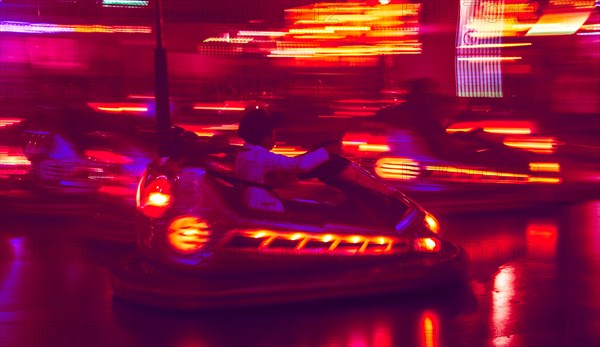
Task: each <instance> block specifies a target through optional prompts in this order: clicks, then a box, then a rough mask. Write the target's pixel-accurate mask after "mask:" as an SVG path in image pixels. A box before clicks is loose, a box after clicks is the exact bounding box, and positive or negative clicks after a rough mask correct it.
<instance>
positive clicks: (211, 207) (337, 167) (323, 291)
mask: <svg viewBox="0 0 600 347" xmlns="http://www.w3.org/2000/svg"><path fill="white" fill-rule="evenodd" d="M228 157H230V155H228V154H227V153H212V154H209V155H195V156H194V158H196V159H195V160H192V161H187V160H182V159H181V158H179V159H173V158H172V159H170V160H169V161H167V162H166V163H165V164H163V165H159V164H157V163H151V164H150V165H149V166H148V168H147V170H146V172H145V173H144V175H143V178H142V180H141V181H140V183H139V188H138V193H137V206H138V209H139V215H138V221H137V230H136V233H137V251H136V253H135V254H134V255H132V256H131V257H130V258H128V259H127V261H125V262H124V263H123V264H122V266H120V267H117V268H115V269H113V270H112V271H113V272H112V275H113V286H114V294H115V296H116V297H118V298H122V299H125V300H127V301H132V302H136V303H140V304H144V305H150V306H158V307H168V308H176V309H184V310H185V309H204V308H221V307H239V306H246V305H262V304H276V303H288V302H299V301H305V300H315V299H327V298H339V297H353V296H362V295H373V294H380V293H386V292H395V291H404V290H413V289H416V288H422V287H427V286H435V285H439V284H442V283H448V282H451V281H457V280H460V279H464V275H465V272H466V257H465V252H464V250H463V249H462V248H461V247H460V246H459V245H457V244H454V243H452V242H449V241H446V240H444V238H443V237H442V236H441V235H440V233H439V232H440V230H439V225H438V223H437V221H436V220H435V218H434V217H433V216H432V215H431V214H429V213H427V212H425V210H423V209H422V208H421V207H420V206H419V205H417V204H416V203H414V202H413V201H412V200H410V199H409V198H407V197H406V196H404V195H403V194H402V193H400V192H399V191H398V190H396V189H395V188H393V187H391V186H390V185H388V184H387V183H385V182H383V181H381V180H379V179H377V178H375V177H374V176H373V175H371V174H369V173H368V172H366V171H365V170H364V169H361V168H360V167H358V166H357V165H355V164H354V163H352V162H350V161H349V160H347V159H345V158H342V157H338V158H337V160H336V161H335V164H334V165H333V167H329V168H327V170H322V171H321V173H317V174H316V175H315V176H316V177H317V178H318V179H317V178H312V179H311V180H314V181H317V183H315V184H314V186H319V187H318V189H314V190H310V189H295V190H290V192H293V193H292V194H290V195H288V194H286V193H285V192H279V191H277V188H276V192H277V193H278V195H279V197H280V198H281V199H282V202H283V203H284V205H285V207H286V212H285V213H284V214H273V215H271V214H262V213H261V214H257V213H256V212H253V211H250V210H248V209H247V208H246V207H245V206H243V204H242V202H241V196H240V194H239V189H240V187H241V186H244V183H245V182H240V180H238V179H236V178H235V177H233V176H232V174H231V170H230V169H228V168H229V167H230V165H228V164H227V163H228V162H229V161H228V159H224V158H228ZM197 158H202V160H201V161H200V162H198V160H197ZM279 193H281V194H279Z"/></svg>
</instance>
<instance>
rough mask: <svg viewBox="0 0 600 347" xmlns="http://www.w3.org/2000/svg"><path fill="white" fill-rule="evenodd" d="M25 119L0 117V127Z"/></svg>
mask: <svg viewBox="0 0 600 347" xmlns="http://www.w3.org/2000/svg"><path fill="white" fill-rule="evenodd" d="M24 120H25V119H22V118H2V119H0V128H2V127H7V126H9V125H15V124H19V123H21V122H23V121H24Z"/></svg>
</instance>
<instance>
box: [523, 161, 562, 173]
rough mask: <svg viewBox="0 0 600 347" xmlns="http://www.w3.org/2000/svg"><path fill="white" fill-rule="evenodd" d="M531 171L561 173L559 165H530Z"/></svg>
mask: <svg viewBox="0 0 600 347" xmlns="http://www.w3.org/2000/svg"><path fill="white" fill-rule="evenodd" d="M529 170H531V171H534V172H560V164H559V163H529Z"/></svg>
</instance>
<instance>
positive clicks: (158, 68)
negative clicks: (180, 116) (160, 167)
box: [154, 0, 171, 158]
mask: <svg viewBox="0 0 600 347" xmlns="http://www.w3.org/2000/svg"><path fill="white" fill-rule="evenodd" d="M160 3H161V0H155V9H156V25H155V31H156V48H155V49H154V69H155V71H154V74H155V95H154V100H155V102H156V132H157V135H158V155H159V157H161V158H163V157H168V156H170V155H171V136H170V129H171V115H170V109H169V79H168V73H167V53H166V50H165V48H164V47H163V43H162V39H163V38H162V13H161V4H160Z"/></svg>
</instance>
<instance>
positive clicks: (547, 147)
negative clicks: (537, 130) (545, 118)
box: [503, 137, 557, 154]
mask: <svg viewBox="0 0 600 347" xmlns="http://www.w3.org/2000/svg"><path fill="white" fill-rule="evenodd" d="M503 144H504V145H505V146H508V147H515V148H519V149H523V150H528V151H531V152H535V153H547V154H551V153H554V152H555V150H556V146H557V141H556V139H555V138H552V137H539V138H535V137H523V138H519V137H509V138H506V139H504V141H503Z"/></svg>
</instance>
